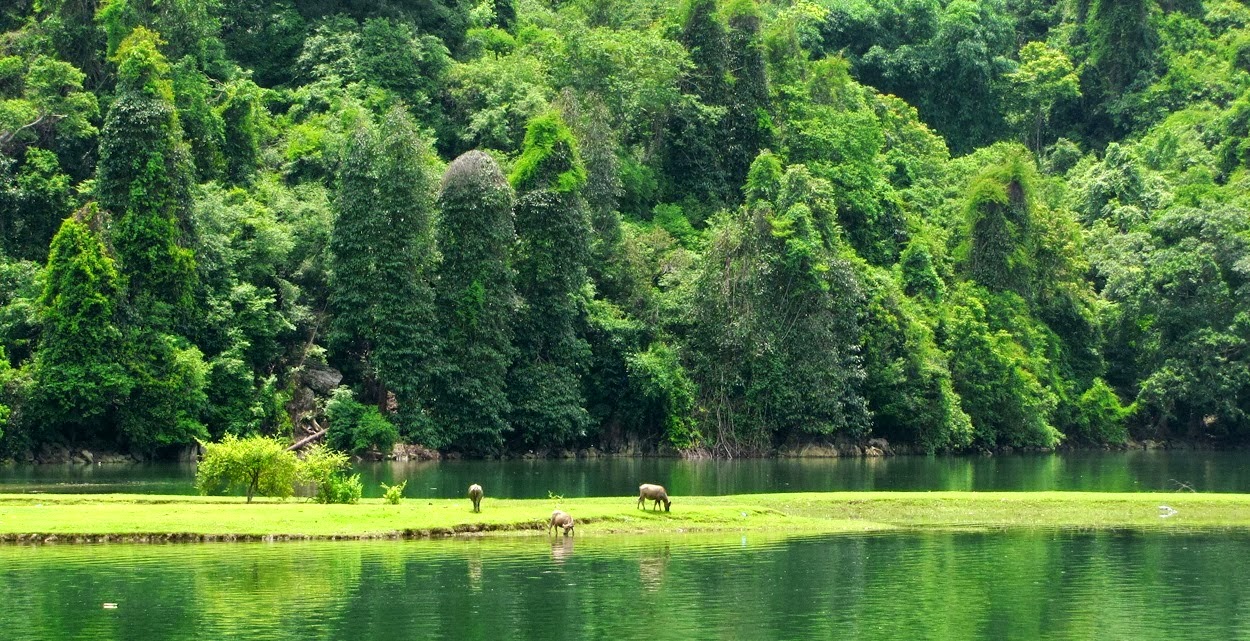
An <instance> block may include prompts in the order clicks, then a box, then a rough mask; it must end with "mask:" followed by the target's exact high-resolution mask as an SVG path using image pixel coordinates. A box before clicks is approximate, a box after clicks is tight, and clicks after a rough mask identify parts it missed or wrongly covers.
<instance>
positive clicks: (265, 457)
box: [195, 434, 300, 503]
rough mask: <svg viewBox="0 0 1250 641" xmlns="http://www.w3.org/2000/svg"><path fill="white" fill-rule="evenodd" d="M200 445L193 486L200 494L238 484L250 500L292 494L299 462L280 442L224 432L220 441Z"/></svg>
mask: <svg viewBox="0 0 1250 641" xmlns="http://www.w3.org/2000/svg"><path fill="white" fill-rule="evenodd" d="M201 444H202V445H203V446H204V456H203V457H201V458H200V464H199V468H198V469H197V470H196V473H195V486H196V488H197V489H198V490H199V491H200V493H201V494H222V493H224V492H227V491H229V490H231V489H237V488H240V487H242V488H245V489H246V491H247V502H248V503H251V502H252V497H253V496H254V495H256V494H260V495H261V496H276V497H278V498H286V497H288V496H291V495H292V494H294V493H295V480H296V479H297V478H299V476H300V462H299V459H297V458H296V457H295V453H294V452H289V451H287V449H286V445H285V444H283V443H282V442H281V441H279V440H277V439H274V438H268V437H264V436H251V437H248V438H245V439H240V438H238V437H236V436H234V435H233V434H227V435H226V437H225V438H223V439H222V440H221V442H220V443H201Z"/></svg>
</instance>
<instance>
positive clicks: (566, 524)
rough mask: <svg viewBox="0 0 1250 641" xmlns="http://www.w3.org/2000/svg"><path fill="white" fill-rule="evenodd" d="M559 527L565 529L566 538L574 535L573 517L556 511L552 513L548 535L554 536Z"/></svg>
mask: <svg viewBox="0 0 1250 641" xmlns="http://www.w3.org/2000/svg"><path fill="white" fill-rule="evenodd" d="M558 527H562V528H564V536H568V535H570V534H573V517H571V516H569V515H568V514H565V513H564V512H561V511H560V510H556V511H555V512H552V513H551V525H549V526H547V533H548V534H552V533H554V532H555V529H556V528H558Z"/></svg>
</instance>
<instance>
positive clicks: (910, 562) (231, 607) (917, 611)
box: [0, 531, 1250, 641]
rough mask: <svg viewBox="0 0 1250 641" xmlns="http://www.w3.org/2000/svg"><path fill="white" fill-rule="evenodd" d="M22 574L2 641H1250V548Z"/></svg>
mask: <svg viewBox="0 0 1250 641" xmlns="http://www.w3.org/2000/svg"><path fill="white" fill-rule="evenodd" d="M0 567H3V568H4V570H3V571H2V572H0V603H3V604H4V606H3V608H0V639H23V640H25V639H31V640H43V639H47V640H61V639H91V640H101V641H103V640H125V641H145V640H149V639H273V640H286V639H290V640H297V639H298V640H305V639H359V640H362V641H372V640H377V641H382V640H399V639H487V640H490V641H501V640H504V639H508V640H513V639H518V640H526V639H534V640H539V639H541V640H544V641H551V640H553V639H612V640H614V641H619V640H624V639H835V638H836V639H943V640H946V639H949V640H956V639H958V640H961V641H962V640H973V639H995V640H1001V639H1134V640H1151V639H1172V640H1178V639H1250V583H1248V582H1247V581H1245V577H1247V576H1250V536H1248V535H1246V534H1244V533H1237V534H1228V533H1198V534H1192V533H1191V534H1186V535H1167V534H1121V533H1096V534H1078V533H1065V532H1045V531H1043V532H1025V533H960V534H951V533H944V534H924V535H917V534H907V535H879V536H833V537H821V538H806V539H790V540H782V539H776V538H773V539H769V538H763V537H761V536H760V535H749V536H745V537H744V536H741V535H732V536H728V537H724V536H722V537H714V538H703V537H697V536H693V535H687V536H681V535H676V536H669V537H643V538H622V537H612V536H601V537H594V536H588V537H583V538H577V539H575V540H574V539H563V538H560V539H558V540H554V541H552V540H549V539H546V538H544V537H539V536H535V537H522V538H516V539H506V540H500V539H489V540H450V541H412V542H393V541H385V542H364V543H357V542H351V543H346V542H340V543H308V544H269V545H265V544H238V545H234V544H198V545H172V546H155V545H149V546H135V545H103V546H55V545H54V546H43V547H19V546H2V547H0ZM106 602H107V603H116V604H117V608H116V609H104V608H103V607H102V605H103V604H104V603H106Z"/></svg>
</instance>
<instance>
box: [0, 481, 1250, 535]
mask: <svg viewBox="0 0 1250 641" xmlns="http://www.w3.org/2000/svg"><path fill="white" fill-rule="evenodd" d="M635 500H636V499H635V498H632V497H614V498H583V499H563V500H559V501H556V500H550V499H532V500H505V499H491V498H489V496H488V497H487V499H486V500H485V501H484V502H483V509H482V512H481V514H474V513H473V512H472V511H471V510H470V506H469V501H468V499H455V500H448V499H435V500H423V499H422V500H418V499H407V500H405V501H404V502H403V503H402V504H400V505H387V504H384V503H382V502H381V501H380V500H376V499H375V500H366V501H363V502H362V503H361V504H359V505H318V504H314V503H306V502H303V500H287V501H284V502H278V501H270V500H265V499H258V502H255V503H253V504H251V505H247V504H245V503H244V502H243V500H242V499H241V498H237V497H196V496H150V495H134V494H110V495H56V494H41V495H30V494H21V495H18V494H7V495H3V494H0V540H7V541H44V540H55V541H101V540H139V541H142V540H155V541H162V540H184V541H196V540H239V539H244V540H246V539H269V538H274V539H284V538H293V539H333V538H393V537H423V536H440V535H450V534H468V533H480V532H485V533H497V534H505V533H510V534H526V533H529V534H537V533H539V532H541V531H543V530H544V528H545V519H546V517H547V516H548V515H550V513H551V510H552V509H554V508H556V507H557V506H558V507H559V508H560V509H562V510H564V511H566V512H569V513H570V514H572V515H573V516H574V517H575V518H576V519H577V522H578V526H577V533H578V534H579V535H586V534H604V533H668V532H731V531H774V532H779V533H793V534H819V533H839V532H871V531H885V530H896V529H910V530H924V529H936V530H950V529H968V528H1080V529H1115V528H1132V529H1164V530H1167V529H1189V528H1246V529H1250V495H1246V494H1114V493H1085V492H828V493H792V494H747V495H736V496H718V497H693V496H692V497H677V498H676V500H675V501H674V503H673V511H672V512H669V513H664V512H651V511H642V510H638V509H636V508H635ZM1164 505H1166V506H1169V507H1170V508H1172V509H1173V510H1175V513H1174V515H1172V516H1169V517H1167V518H1162V517H1161V515H1162V514H1165V513H1168V511H1167V510H1163V509H1160V506H1164Z"/></svg>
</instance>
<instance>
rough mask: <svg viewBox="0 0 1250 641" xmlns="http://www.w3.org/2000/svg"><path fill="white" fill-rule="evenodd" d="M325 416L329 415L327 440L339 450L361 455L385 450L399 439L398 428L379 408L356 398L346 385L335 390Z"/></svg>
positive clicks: (327, 404)
mask: <svg viewBox="0 0 1250 641" xmlns="http://www.w3.org/2000/svg"><path fill="white" fill-rule="evenodd" d="M326 416H328V417H329V418H330V428H329V431H328V432H326V439H327V440H328V441H329V443H330V446H331V447H333V448H335V449H337V450H342V451H344V452H350V453H352V454H358V453H360V452H364V451H366V450H368V449H369V448H371V447H377V448H378V450H380V451H382V452H386V451H388V450H390V449H391V447H393V446H394V445H395V441H397V440H399V431H398V430H397V429H396V428H395V426H394V425H392V424H391V422H390V421H388V420H386V417H384V416H382V413H381V412H379V411H378V408H376V407H374V406H372V405H365V404H364V403H361V402H360V401H357V400H356V399H355V398H354V397H353V395H352V392H351V390H350V389H348V388H346V387H340V388H338V389H336V390H334V394H333V395H332V396H331V398H330V402H329V403H326Z"/></svg>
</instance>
